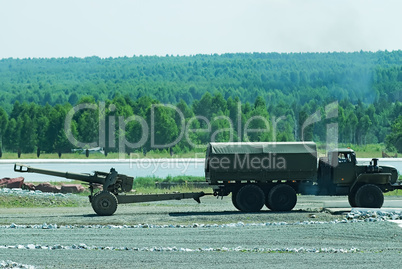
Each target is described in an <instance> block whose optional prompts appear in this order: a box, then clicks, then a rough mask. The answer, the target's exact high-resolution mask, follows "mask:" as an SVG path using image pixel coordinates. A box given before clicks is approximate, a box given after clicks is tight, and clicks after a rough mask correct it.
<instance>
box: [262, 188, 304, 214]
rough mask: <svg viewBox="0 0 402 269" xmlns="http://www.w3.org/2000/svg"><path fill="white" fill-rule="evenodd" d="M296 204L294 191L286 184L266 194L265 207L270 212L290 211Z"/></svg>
mask: <svg viewBox="0 0 402 269" xmlns="http://www.w3.org/2000/svg"><path fill="white" fill-rule="evenodd" d="M296 203H297V195H296V191H295V189H293V188H292V187H291V186H289V185H286V184H279V185H276V186H274V187H273V188H272V189H271V190H270V191H269V193H268V197H267V201H266V203H265V204H266V205H267V207H268V208H269V209H271V210H272V211H290V210H292V209H293V208H294V207H295V205H296Z"/></svg>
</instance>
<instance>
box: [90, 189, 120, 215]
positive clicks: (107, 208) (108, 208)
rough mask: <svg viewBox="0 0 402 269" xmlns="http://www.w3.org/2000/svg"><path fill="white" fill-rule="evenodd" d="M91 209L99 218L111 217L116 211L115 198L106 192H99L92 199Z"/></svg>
mask: <svg viewBox="0 0 402 269" xmlns="http://www.w3.org/2000/svg"><path fill="white" fill-rule="evenodd" d="M91 204H92V208H93V210H94V211H95V212H96V214H98V215H99V216H111V215H113V213H114V212H116V209H117V198H116V196H115V195H114V194H113V193H111V192H108V191H101V192H98V193H97V194H95V195H94V196H93V197H92V203H91Z"/></svg>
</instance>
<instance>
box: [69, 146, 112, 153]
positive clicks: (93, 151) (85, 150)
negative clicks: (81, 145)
mask: <svg viewBox="0 0 402 269" xmlns="http://www.w3.org/2000/svg"><path fill="white" fill-rule="evenodd" d="M71 151H72V152H79V153H80V154H86V153H87V152H88V153H101V154H103V155H105V151H104V149H103V148H101V147H96V148H90V149H72V150H71Z"/></svg>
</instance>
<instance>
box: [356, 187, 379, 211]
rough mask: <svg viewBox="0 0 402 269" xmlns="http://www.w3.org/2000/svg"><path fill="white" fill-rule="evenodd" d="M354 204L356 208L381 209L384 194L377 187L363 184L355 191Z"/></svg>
mask: <svg viewBox="0 0 402 269" xmlns="http://www.w3.org/2000/svg"><path fill="white" fill-rule="evenodd" d="M355 202H356V206H357V207H367V208H381V207H382V205H383V204H384V194H383V193H382V190H381V189H380V188H379V187H378V186H377V185H374V184H365V185H363V186H361V187H360V188H359V189H358V190H357V191H356V195H355Z"/></svg>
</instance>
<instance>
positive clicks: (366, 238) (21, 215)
mask: <svg viewBox="0 0 402 269" xmlns="http://www.w3.org/2000/svg"><path fill="white" fill-rule="evenodd" d="M401 202H402V200H401V199H399V198H394V197H386V202H385V204H384V205H385V207H389V208H394V207H399V208H401ZM325 205H326V206H328V205H330V206H331V208H332V209H333V208H334V206H336V207H337V209H335V210H334V212H336V213H335V214H330V213H328V211H327V210H325V209H324V206H325ZM347 205H348V204H347V202H346V198H345V197H335V198H334V197H314V196H311V197H310V196H304V197H299V202H298V205H297V207H296V208H295V210H294V211H292V212H289V213H272V212H270V211H268V210H267V211H263V212H261V213H258V214H244V213H240V212H237V211H235V210H233V206H232V205H231V202H230V199H228V198H224V199H223V200H222V201H221V200H217V199H216V198H213V197H205V198H204V199H202V203H201V204H197V203H195V202H194V201H192V200H185V201H167V202H153V203H146V204H135V205H123V206H119V208H118V210H117V212H116V213H115V215H113V216H111V217H98V216H96V215H94V214H93V212H92V209H91V207H90V206H88V207H83V208H39V209H38V208H34V209H26V208H22V209H17V210H16V209H0V224H1V225H5V226H4V227H2V228H0V260H12V261H15V262H18V263H22V264H28V265H33V266H35V267H37V268H210V267H217V268H267V267H271V266H275V267H276V268H295V267H298V268H312V267H313V268H323V267H324V268H325V267H331V268H351V267H352V268H378V267H382V268H400V267H401V266H402V261H401V259H400V257H401V253H402V228H400V227H398V225H396V224H395V223H390V222H388V221H381V222H356V223H330V222H331V221H334V220H336V219H338V220H342V219H343V218H344V214H346V213H347V211H348V210H350V208H347V207H346V206H347ZM401 210H402V209H401ZM303 221H317V222H321V224H319V223H316V224H308V225H301V224H296V223H300V222H303ZM45 222H46V223H47V224H50V223H52V224H57V225H58V226H59V228H58V229H41V228H9V227H10V226H9V225H10V224H11V223H15V224H17V225H19V224H43V223H45ZM239 222H242V223H244V224H246V225H232V226H230V225H229V226H228V225H226V226H225V225H223V226H222V225H221V226H219V224H228V223H239ZM267 222H269V223H271V224H273V223H274V224H275V225H254V226H253V225H247V224H250V223H257V224H263V223H267ZM284 222H286V223H287V225H285V224H284ZM145 223H146V224H149V225H150V226H151V225H152V224H159V225H162V224H166V225H171V226H166V227H167V228H129V227H130V226H129V227H127V228H124V227H121V228H108V227H105V228H95V227H94V226H90V227H86V226H84V225H87V224H102V225H108V224H115V225H137V224H145ZM194 223H197V224H198V225H193V224H194ZM281 223H282V224H284V225H280V224H281ZM201 224H205V225H207V226H208V227H200V226H201ZM213 224H218V225H213ZM61 225H75V226H74V228H60V226H61ZM178 225H188V226H185V227H187V228H183V227H181V228H180V226H178ZM189 226H191V227H192V226H198V227H196V228H189ZM135 227H138V226H135ZM144 227H149V226H145V225H144ZM151 227H152V226H151ZM169 227H170V228H169ZM80 244H84V246H89V247H90V248H92V249H85V248H83V249H79V248H77V249H71V248H74V246H80ZM28 245H31V246H32V245H33V246H42V247H45V246H51V247H54V246H56V247H55V248H56V249H53V250H51V249H27V247H26V246H28ZM1 246H3V247H1ZM18 246H20V249H18ZM108 247H109V248H108ZM111 247H114V248H111ZM57 248H68V249H57ZM116 248H117V249H118V250H116ZM295 249H299V250H301V251H299V252H298V253H295V251H294V250H295ZM331 249H332V250H334V251H335V252H336V253H327V252H334V251H331ZM287 250H291V251H287ZM315 250H316V251H315ZM321 250H323V251H321ZM340 250H345V252H346V251H347V252H348V253H341V251H340ZM351 250H356V251H351Z"/></svg>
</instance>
